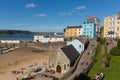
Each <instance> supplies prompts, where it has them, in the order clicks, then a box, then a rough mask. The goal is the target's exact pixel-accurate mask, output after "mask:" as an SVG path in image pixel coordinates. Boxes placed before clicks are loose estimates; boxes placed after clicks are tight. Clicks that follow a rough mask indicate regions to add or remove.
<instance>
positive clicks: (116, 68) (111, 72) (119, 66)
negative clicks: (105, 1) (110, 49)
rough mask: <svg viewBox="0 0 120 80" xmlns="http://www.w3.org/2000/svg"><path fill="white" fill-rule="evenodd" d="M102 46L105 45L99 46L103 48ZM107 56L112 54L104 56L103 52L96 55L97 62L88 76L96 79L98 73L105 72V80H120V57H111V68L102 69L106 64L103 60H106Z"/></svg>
mask: <svg viewBox="0 0 120 80" xmlns="http://www.w3.org/2000/svg"><path fill="white" fill-rule="evenodd" d="M102 46H103V45H99V48H101V47H102ZM106 56H110V54H109V53H106V54H104V55H102V54H101V51H99V52H98V53H97V55H96V60H97V61H96V62H95V64H94V66H93V67H92V68H91V70H90V71H89V73H88V76H89V77H90V78H91V79H94V78H95V74H96V73H98V72H103V73H104V75H105V78H104V80H120V56H112V55H111V61H110V67H108V68H102V67H101V65H102V64H103V63H104V62H103V61H102V59H103V58H105V57H106Z"/></svg>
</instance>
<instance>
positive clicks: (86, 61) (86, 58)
mask: <svg viewBox="0 0 120 80" xmlns="http://www.w3.org/2000/svg"><path fill="white" fill-rule="evenodd" d="M96 46H97V42H96V40H95V39H93V40H91V41H90V44H89V45H88V48H87V49H86V50H85V51H84V53H83V55H82V57H81V58H80V60H79V62H78V65H77V68H76V70H75V72H74V73H73V74H72V75H71V76H70V77H69V78H68V79H67V80H74V78H75V77H76V76H78V75H80V74H81V73H83V72H85V70H86V69H88V67H89V65H90V64H91V63H92V60H91V57H92V55H94V53H92V54H88V52H91V51H92V52H93V51H94V49H95V47H96ZM81 63H82V64H81Z"/></svg>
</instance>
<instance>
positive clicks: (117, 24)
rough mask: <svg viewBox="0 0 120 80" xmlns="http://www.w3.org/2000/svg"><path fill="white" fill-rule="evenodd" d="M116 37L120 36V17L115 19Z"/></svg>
mask: <svg viewBox="0 0 120 80" xmlns="http://www.w3.org/2000/svg"><path fill="white" fill-rule="evenodd" d="M115 33H116V35H117V36H116V38H120V19H119V20H116V21H115Z"/></svg>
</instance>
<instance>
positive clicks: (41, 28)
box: [0, 0, 120, 32]
mask: <svg viewBox="0 0 120 80" xmlns="http://www.w3.org/2000/svg"><path fill="white" fill-rule="evenodd" d="M119 11H120V0H0V29H15V30H30V31H34V32H62V31H63V29H64V28H65V27H67V26H68V25H82V23H83V22H84V21H85V20H86V19H87V17H88V16H90V15H93V16H96V17H98V18H100V20H101V25H103V19H104V17H105V16H109V15H112V14H115V13H117V12H119Z"/></svg>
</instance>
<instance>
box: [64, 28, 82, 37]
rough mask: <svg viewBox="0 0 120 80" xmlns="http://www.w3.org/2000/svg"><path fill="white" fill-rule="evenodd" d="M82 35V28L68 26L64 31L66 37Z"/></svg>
mask: <svg viewBox="0 0 120 80" xmlns="http://www.w3.org/2000/svg"><path fill="white" fill-rule="evenodd" d="M81 35H82V26H68V27H67V28H65V29H64V37H66V38H68V37H79V36H81Z"/></svg>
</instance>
